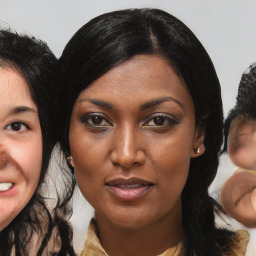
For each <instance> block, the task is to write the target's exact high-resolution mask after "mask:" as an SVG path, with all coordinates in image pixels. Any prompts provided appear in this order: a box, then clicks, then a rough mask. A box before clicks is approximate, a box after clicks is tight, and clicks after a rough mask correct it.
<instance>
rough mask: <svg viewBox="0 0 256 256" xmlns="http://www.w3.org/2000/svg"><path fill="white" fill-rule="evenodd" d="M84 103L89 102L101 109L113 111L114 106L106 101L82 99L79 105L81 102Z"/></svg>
mask: <svg viewBox="0 0 256 256" xmlns="http://www.w3.org/2000/svg"><path fill="white" fill-rule="evenodd" d="M83 101H89V102H90V103H92V104H94V105H97V106H99V107H103V108H107V109H113V105H112V104H110V103H108V102H106V101H104V100H96V99H87V98H86V99H81V100H79V103H80V102H83Z"/></svg>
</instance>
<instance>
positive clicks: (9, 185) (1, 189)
mask: <svg viewBox="0 0 256 256" xmlns="http://www.w3.org/2000/svg"><path fill="white" fill-rule="evenodd" d="M12 187H13V183H0V192H4V191H7V190H9V189H11V188H12Z"/></svg>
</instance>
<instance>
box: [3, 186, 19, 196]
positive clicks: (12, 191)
mask: <svg viewBox="0 0 256 256" xmlns="http://www.w3.org/2000/svg"><path fill="white" fill-rule="evenodd" d="M17 191H18V189H17V187H16V186H12V187H11V188H10V189H8V190H5V191H0V197H11V196H14V195H15V194H16V193H17Z"/></svg>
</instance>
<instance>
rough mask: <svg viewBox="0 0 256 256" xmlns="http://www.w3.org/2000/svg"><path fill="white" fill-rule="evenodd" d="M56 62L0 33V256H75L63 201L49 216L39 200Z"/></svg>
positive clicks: (42, 49)
mask: <svg viewBox="0 0 256 256" xmlns="http://www.w3.org/2000/svg"><path fill="white" fill-rule="evenodd" d="M56 62H57V59H56V58H55V56H54V55H53V53H52V52H51V51H50V49H49V48H48V46H47V45H46V44H45V43H44V42H42V41H39V40H36V39H35V38H32V37H29V36H26V35H19V34H17V33H14V32H12V31H10V30H4V29H1V30H0V255H1V256H8V255H16V256H27V255H38V256H39V255H51V252H54V253H55V252H56V253H57V255H75V254H74V250H73V248H72V231H71V229H70V227H69V225H68V223H67V222H66V221H65V219H64V217H65V216H66V215H67V213H68V207H67V206H66V202H65V201H62V200H61V198H59V199H58V201H57V204H56V206H55V207H54V209H53V211H50V210H49V209H48V208H47V201H48V200H46V198H45V197H44V189H45V179H46V175H47V168H48V165H49V161H50V157H51V153H52V149H53V147H54V145H55V143H56V136H55V134H54V131H55V129H54V118H53V113H54V110H55V107H56V99H55V97H56V94H55V91H56V81H57V80H56V73H55V71H56V70H55V69H56ZM71 194H72V193H71ZM67 200H69V196H67ZM62 203H63V204H62ZM49 241H51V242H50V243H51V244H52V246H50V244H49ZM52 242H53V243H52ZM55 242H56V244H55ZM55 249H57V251H54V250H55Z"/></svg>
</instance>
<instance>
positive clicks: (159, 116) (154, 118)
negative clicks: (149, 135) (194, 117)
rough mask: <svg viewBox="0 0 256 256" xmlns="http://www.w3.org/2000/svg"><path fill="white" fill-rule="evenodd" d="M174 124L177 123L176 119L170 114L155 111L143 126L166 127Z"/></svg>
mask: <svg viewBox="0 0 256 256" xmlns="http://www.w3.org/2000/svg"><path fill="white" fill-rule="evenodd" d="M174 124H178V121H177V119H176V118H175V117H173V116H172V115H169V114H165V113H155V114H153V115H151V116H150V117H149V118H148V119H147V120H146V122H145V123H144V126H151V127H168V126H171V125H174Z"/></svg>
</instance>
